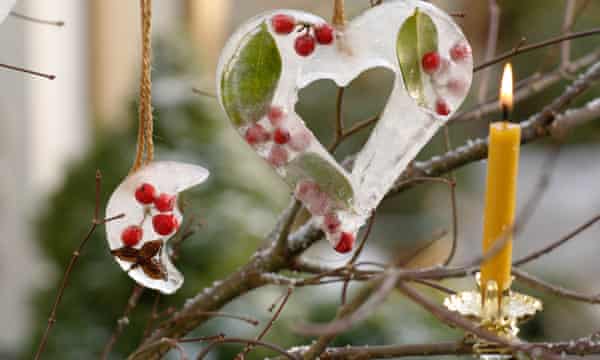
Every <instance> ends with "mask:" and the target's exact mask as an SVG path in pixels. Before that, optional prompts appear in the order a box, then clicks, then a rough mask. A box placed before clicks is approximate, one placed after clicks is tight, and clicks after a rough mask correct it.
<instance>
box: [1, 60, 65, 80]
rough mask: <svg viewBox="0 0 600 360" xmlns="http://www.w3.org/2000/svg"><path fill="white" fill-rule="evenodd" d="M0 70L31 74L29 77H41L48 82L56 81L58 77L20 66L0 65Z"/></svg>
mask: <svg viewBox="0 0 600 360" xmlns="http://www.w3.org/2000/svg"><path fill="white" fill-rule="evenodd" d="M0 68H5V69H9V70H14V71H18V72H22V73H25V74H29V75H34V76H39V77H43V78H46V79H48V80H54V79H56V75H52V74H46V73H42V72H38V71H35V70H29V69H25V68H22V67H19V66H14V65H8V64H0Z"/></svg>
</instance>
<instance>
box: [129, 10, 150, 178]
mask: <svg viewBox="0 0 600 360" xmlns="http://www.w3.org/2000/svg"><path fill="white" fill-rule="evenodd" d="M140 10H141V19H142V73H141V79H140V101H139V108H138V116H139V121H138V135H137V147H136V154H135V160H134V163H133V166H132V168H131V173H133V172H135V171H137V170H138V169H139V168H140V167H142V166H144V165H146V164H148V163H149V162H151V161H152V159H154V140H153V138H152V136H153V132H154V121H153V119H152V74H151V72H152V0H140Z"/></svg>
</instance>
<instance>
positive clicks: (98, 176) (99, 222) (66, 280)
mask: <svg viewBox="0 0 600 360" xmlns="http://www.w3.org/2000/svg"><path fill="white" fill-rule="evenodd" d="M101 190H102V174H101V173H100V170H97V171H96V194H95V206H94V218H93V219H92V225H91V226H90V229H89V230H88V232H87V234H86V235H85V236H84V238H83V240H82V241H81V242H80V243H79V245H78V246H77V248H76V249H75V251H73V255H72V256H71V260H70V261H69V264H68V265H67V268H66V269H65V272H64V275H63V278H62V281H61V282H60V286H59V288H58V293H57V294H56V298H55V299H54V304H53V305H52V310H50V316H49V317H48V325H47V326H46V330H45V331H44V334H43V335H42V339H41V341H40V344H39V346H38V349H37V352H36V354H35V357H34V359H35V360H39V359H41V357H42V354H43V352H44V350H45V348H46V343H47V342H48V336H49V335H50V330H51V329H52V326H54V324H55V323H56V318H57V316H56V312H57V310H58V306H59V305H60V302H61V301H62V298H63V295H64V293H65V289H66V288H67V285H68V284H69V277H70V276H71V272H72V271H73V268H74V267H75V264H76V263H77V260H79V256H80V255H81V252H82V251H83V248H84V247H85V245H86V244H87V242H88V240H89V239H90V238H91V237H92V235H93V234H94V232H95V231H96V229H97V228H98V226H99V225H102V224H105V223H107V222H109V221H112V220H116V219H120V218H122V217H124V215H123V214H121V215H117V216H113V217H111V218H107V219H104V220H102V219H100V218H99V209H100V193H101Z"/></svg>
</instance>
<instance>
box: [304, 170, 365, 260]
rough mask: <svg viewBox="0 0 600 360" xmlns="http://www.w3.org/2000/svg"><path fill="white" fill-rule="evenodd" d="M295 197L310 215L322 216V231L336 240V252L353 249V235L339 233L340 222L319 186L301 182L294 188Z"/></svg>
mask: <svg viewBox="0 0 600 360" xmlns="http://www.w3.org/2000/svg"><path fill="white" fill-rule="evenodd" d="M295 195H296V198H297V199H298V200H300V201H302V203H303V204H304V205H305V206H306V208H307V209H308V211H310V213H311V214H313V215H315V216H323V226H322V228H323V231H325V232H326V233H327V234H329V235H330V236H333V237H334V238H335V239H336V240H337V241H336V246H335V250H336V251H337V252H339V253H342V254H344V253H347V252H349V251H351V250H352V249H353V247H354V240H355V237H354V234H352V233H350V232H345V231H341V225H342V222H341V221H340V218H339V216H338V214H337V213H336V211H335V208H334V204H333V202H332V201H331V198H330V197H329V195H328V194H327V193H326V192H325V191H323V190H322V189H321V187H320V186H319V184H317V183H316V182H314V181H311V180H305V181H301V182H299V183H298V185H297V186H296V192H295Z"/></svg>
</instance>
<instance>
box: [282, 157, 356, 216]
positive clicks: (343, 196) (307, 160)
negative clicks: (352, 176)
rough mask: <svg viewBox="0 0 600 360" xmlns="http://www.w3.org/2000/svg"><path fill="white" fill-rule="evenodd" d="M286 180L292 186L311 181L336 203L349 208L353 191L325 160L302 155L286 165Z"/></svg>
mask: <svg viewBox="0 0 600 360" xmlns="http://www.w3.org/2000/svg"><path fill="white" fill-rule="evenodd" d="M288 174H289V175H288V176H287V178H288V179H290V180H292V186H294V187H295V186H296V184H297V183H298V182H299V181H300V180H312V181H314V182H315V183H317V184H318V185H319V187H320V188H321V190H322V191H323V192H325V193H326V194H327V195H329V196H330V197H331V198H332V199H333V200H335V201H336V202H338V203H341V204H344V205H345V206H346V207H350V205H351V203H352V197H353V196H354V190H353V189H352V185H351V184H350V182H349V181H348V179H347V178H346V176H345V175H344V174H343V173H342V172H340V171H339V170H338V169H337V168H336V167H334V166H333V165H332V164H331V163H330V162H328V161H327V160H326V159H324V158H322V157H321V156H320V155H318V154H315V153H304V154H302V155H300V156H298V157H297V158H296V159H294V161H292V162H291V163H290V164H289V165H288Z"/></svg>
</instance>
